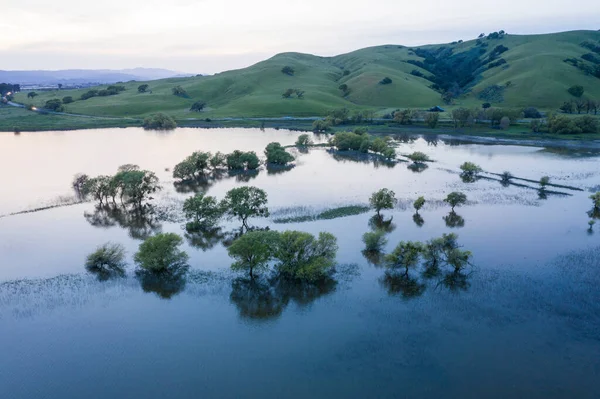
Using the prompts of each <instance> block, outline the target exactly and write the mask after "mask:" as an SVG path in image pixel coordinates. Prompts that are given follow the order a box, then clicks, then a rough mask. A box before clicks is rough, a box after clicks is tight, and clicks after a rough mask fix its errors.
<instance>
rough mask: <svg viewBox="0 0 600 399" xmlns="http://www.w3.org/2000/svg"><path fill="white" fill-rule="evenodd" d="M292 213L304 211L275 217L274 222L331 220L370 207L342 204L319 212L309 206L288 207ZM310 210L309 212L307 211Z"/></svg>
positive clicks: (364, 210) (362, 211)
mask: <svg viewBox="0 0 600 399" xmlns="http://www.w3.org/2000/svg"><path fill="white" fill-rule="evenodd" d="M286 209H287V211H288V212H290V213H304V214H296V215H295V216H288V217H279V218H275V219H273V223H278V224H285V223H303V222H311V221H315V220H331V219H338V218H343V217H347V216H354V215H360V214H363V213H366V212H369V210H370V207H368V206H365V205H347V206H340V207H338V208H332V209H327V210H325V211H322V212H319V213H316V214H315V213H312V212H310V211H309V208H305V207H300V208H286ZM307 211H308V212H307Z"/></svg>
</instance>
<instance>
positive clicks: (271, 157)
mask: <svg viewBox="0 0 600 399" xmlns="http://www.w3.org/2000/svg"><path fill="white" fill-rule="evenodd" d="M265 156H266V157H267V163H270V164H275V165H282V166H283V165H287V164H288V163H290V162H292V161H293V160H294V157H293V156H292V155H291V154H290V153H288V152H287V151H286V150H285V148H283V147H282V146H281V144H279V143H277V142H274V143H269V144H268V145H267V147H266V148H265Z"/></svg>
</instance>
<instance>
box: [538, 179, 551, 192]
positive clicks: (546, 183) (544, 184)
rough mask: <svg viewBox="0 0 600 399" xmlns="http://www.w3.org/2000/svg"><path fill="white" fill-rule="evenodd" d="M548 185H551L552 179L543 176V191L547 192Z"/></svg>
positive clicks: (541, 180)
mask: <svg viewBox="0 0 600 399" xmlns="http://www.w3.org/2000/svg"><path fill="white" fill-rule="evenodd" d="M548 184H550V178H549V177H548V176H543V177H542V178H541V179H540V186H541V188H542V190H545V189H546V186H547V185H548Z"/></svg>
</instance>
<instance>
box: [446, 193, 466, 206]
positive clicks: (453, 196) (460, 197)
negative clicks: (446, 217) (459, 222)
mask: <svg viewBox="0 0 600 399" xmlns="http://www.w3.org/2000/svg"><path fill="white" fill-rule="evenodd" d="M444 202H446V203H448V204H450V206H451V207H452V210H454V208H455V207H457V206H461V205H464V204H466V203H467V195H466V194H464V193H461V192H458V191H454V192H451V193H450V194H448V196H447V197H446V198H445V199H444Z"/></svg>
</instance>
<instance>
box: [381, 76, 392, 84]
mask: <svg viewBox="0 0 600 399" xmlns="http://www.w3.org/2000/svg"><path fill="white" fill-rule="evenodd" d="M391 83H392V79H390V78H388V77H387V76H386V77H385V78H383V79H381V80H380V81H379V84H380V85H389V84H391Z"/></svg>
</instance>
